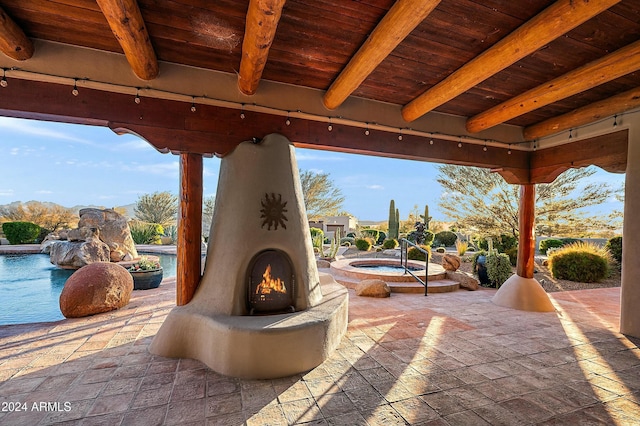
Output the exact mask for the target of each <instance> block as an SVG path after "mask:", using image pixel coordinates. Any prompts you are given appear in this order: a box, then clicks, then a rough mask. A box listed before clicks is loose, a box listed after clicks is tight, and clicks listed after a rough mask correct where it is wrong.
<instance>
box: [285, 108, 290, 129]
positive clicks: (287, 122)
mask: <svg viewBox="0 0 640 426" xmlns="http://www.w3.org/2000/svg"><path fill="white" fill-rule="evenodd" d="M284 124H286V125H287V126H291V119H290V118H289V111H287V120H286V121H285V122H284Z"/></svg>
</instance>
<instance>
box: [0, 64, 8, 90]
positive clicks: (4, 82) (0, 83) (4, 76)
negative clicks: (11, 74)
mask: <svg viewBox="0 0 640 426" xmlns="http://www.w3.org/2000/svg"><path fill="white" fill-rule="evenodd" d="M8 85H9V82H8V81H7V70H6V69H4V68H2V80H0V86H2V87H7V86H8Z"/></svg>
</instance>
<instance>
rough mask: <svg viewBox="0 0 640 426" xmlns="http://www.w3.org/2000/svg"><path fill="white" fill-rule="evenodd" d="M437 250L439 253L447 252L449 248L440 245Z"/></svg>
mask: <svg viewBox="0 0 640 426" xmlns="http://www.w3.org/2000/svg"><path fill="white" fill-rule="evenodd" d="M436 252H437V253H446V252H447V249H446V248H444V247H438V248H437V249H436Z"/></svg>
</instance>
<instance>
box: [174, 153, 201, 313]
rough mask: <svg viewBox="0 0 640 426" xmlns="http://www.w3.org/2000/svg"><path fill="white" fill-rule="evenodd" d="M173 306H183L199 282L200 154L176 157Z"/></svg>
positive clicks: (188, 300)
mask: <svg viewBox="0 0 640 426" xmlns="http://www.w3.org/2000/svg"><path fill="white" fill-rule="evenodd" d="M178 215H179V216H178V265H177V271H176V275H177V276H176V304H177V305H178V306H181V305H186V304H187V303H189V302H190V301H191V299H192V298H193V295H194V293H195V292H196V288H197V287H198V284H199V283H200V275H201V274H200V272H201V267H202V266H201V259H202V255H201V240H202V236H201V234H202V155H201V154H191V153H183V154H180V210H179V213H178Z"/></svg>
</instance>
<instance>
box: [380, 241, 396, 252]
mask: <svg viewBox="0 0 640 426" xmlns="http://www.w3.org/2000/svg"><path fill="white" fill-rule="evenodd" d="M396 247H398V240H396V239H395V238H389V239H386V240H384V242H383V243H382V248H383V249H385V250H389V249H394V248H396Z"/></svg>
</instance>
